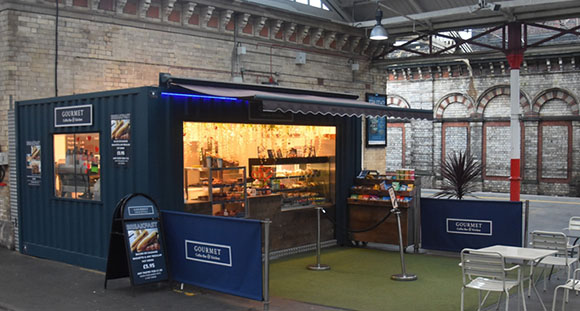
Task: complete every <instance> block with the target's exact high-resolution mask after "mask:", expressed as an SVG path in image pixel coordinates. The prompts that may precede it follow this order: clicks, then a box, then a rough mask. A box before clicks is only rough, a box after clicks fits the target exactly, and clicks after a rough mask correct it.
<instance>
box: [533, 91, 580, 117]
mask: <svg viewBox="0 0 580 311" xmlns="http://www.w3.org/2000/svg"><path fill="white" fill-rule="evenodd" d="M532 103H533V105H532V111H533V112H535V113H537V114H540V112H541V110H542V108H545V107H546V106H545V105H548V104H553V106H554V107H553V108H554V109H553V110H554V113H553V114H550V113H549V112H546V114H547V115H562V112H563V111H568V112H569V113H571V114H572V115H574V116H577V115H578V111H579V109H580V106H579V105H578V101H577V100H576V98H575V97H574V96H573V95H572V94H571V93H570V92H568V91H566V90H564V89H561V88H551V89H547V90H544V91H542V92H540V93H539V94H538V95H537V96H536V97H535V98H534V100H533V101H532ZM558 106H560V107H558ZM560 108H564V109H560ZM566 114H567V113H565V114H564V115H566Z"/></svg>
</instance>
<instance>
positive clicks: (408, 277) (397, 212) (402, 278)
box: [391, 208, 417, 281]
mask: <svg viewBox="0 0 580 311" xmlns="http://www.w3.org/2000/svg"><path fill="white" fill-rule="evenodd" d="M391 212H394V213H395V215H396V216H397V227H398V229H399V251H400V252H401V270H402V273H401V274H393V275H392V276H391V279H393V280H395V281H415V280H416V279H417V276H416V275H415V274H407V269H406V267H405V256H404V255H403V234H402V233H401V211H400V210H399V209H398V208H393V210H392V211H391Z"/></svg>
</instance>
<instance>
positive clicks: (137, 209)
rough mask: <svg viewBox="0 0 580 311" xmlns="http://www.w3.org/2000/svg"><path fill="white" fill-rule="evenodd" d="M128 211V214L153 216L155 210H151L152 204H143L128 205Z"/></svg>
mask: <svg viewBox="0 0 580 311" xmlns="http://www.w3.org/2000/svg"><path fill="white" fill-rule="evenodd" d="M127 209H128V213H129V215H130V216H153V215H155V212H154V211H153V205H145V206H128V207H127Z"/></svg>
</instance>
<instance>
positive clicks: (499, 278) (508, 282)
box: [461, 248, 526, 311]
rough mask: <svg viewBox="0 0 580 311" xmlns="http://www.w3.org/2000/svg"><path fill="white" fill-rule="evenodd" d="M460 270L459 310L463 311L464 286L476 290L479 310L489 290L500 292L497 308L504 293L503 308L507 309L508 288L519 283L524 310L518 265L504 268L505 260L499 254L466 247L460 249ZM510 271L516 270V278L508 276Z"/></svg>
mask: <svg viewBox="0 0 580 311" xmlns="http://www.w3.org/2000/svg"><path fill="white" fill-rule="evenodd" d="M461 270H462V273H463V286H461V311H463V308H464V306H463V305H464V295H465V289H466V288H472V289H476V290H478V294H479V299H478V303H479V305H478V307H477V310H478V311H479V310H481V307H482V306H483V304H484V303H485V301H486V300H487V297H488V296H489V294H490V293H491V292H500V296H499V298H498V301H497V308H499V304H500V302H501V296H502V294H503V293H505V294H506V302H505V310H506V311H508V307H509V298H510V296H509V290H510V289H512V288H513V287H515V286H518V285H520V291H519V292H520V295H521V298H522V302H523V304H524V311H525V310H526V302H525V301H524V290H523V286H522V285H523V284H522V276H521V270H520V266H519V265H515V266H513V267H511V268H506V267H505V260H504V258H503V256H502V255H501V254H499V253H496V252H482V251H478V250H474V249H469V248H466V249H463V250H462V251H461ZM511 271H517V279H513V278H510V277H508V272H511ZM481 291H486V292H487V293H486V294H485V297H484V298H483V301H482V300H481ZM518 305H519V302H518Z"/></svg>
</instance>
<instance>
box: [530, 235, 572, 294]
mask: <svg viewBox="0 0 580 311" xmlns="http://www.w3.org/2000/svg"><path fill="white" fill-rule="evenodd" d="M578 246H579V245H575V246H570V245H568V238H567V237H566V235H565V234H564V233H562V232H549V231H534V232H532V247H533V248H541V249H550V250H555V251H557V253H556V254H555V255H554V256H548V257H544V258H543V259H542V260H540V262H539V263H538V265H543V266H551V267H552V268H553V267H565V268H566V275H567V279H569V278H570V272H571V271H572V269H571V266H572V265H573V264H574V263H577V262H578V256H576V257H573V256H570V254H574V252H573V250H574V249H576V254H578ZM532 268H533V265H532ZM543 274H544V291H546V283H547V280H548V274H547V273H543ZM550 274H551V273H550ZM530 282H533V280H530ZM531 287H532V284H531V283H530V284H529V289H528V296H530V293H531Z"/></svg>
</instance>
